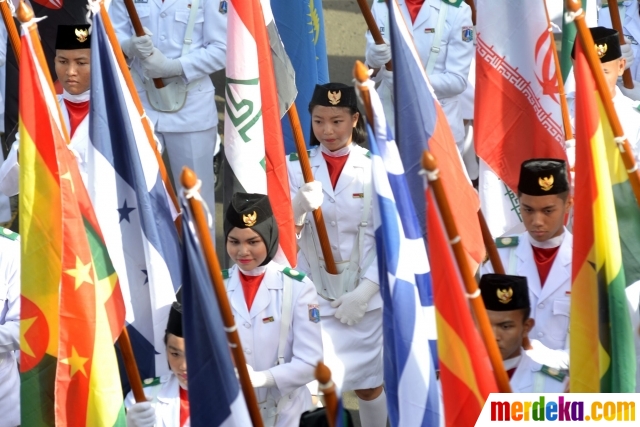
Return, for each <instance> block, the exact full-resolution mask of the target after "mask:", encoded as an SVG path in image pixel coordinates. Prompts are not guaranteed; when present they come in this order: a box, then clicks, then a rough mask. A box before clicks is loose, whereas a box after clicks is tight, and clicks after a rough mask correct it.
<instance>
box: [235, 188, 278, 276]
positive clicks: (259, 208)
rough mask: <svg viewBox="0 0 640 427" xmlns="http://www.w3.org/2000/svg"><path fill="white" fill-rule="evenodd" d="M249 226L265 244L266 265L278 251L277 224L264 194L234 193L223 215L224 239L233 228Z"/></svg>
mask: <svg viewBox="0 0 640 427" xmlns="http://www.w3.org/2000/svg"><path fill="white" fill-rule="evenodd" d="M235 227H237V228H251V229H252V230H253V231H255V232H256V233H258V234H259V235H260V237H262V240H263V241H264V244H265V245H266V246H267V259H265V260H264V262H263V263H262V264H261V265H267V264H268V263H269V261H271V260H272V259H273V257H274V256H275V255H276V252H278V224H277V223H276V219H275V217H274V216H273V211H272V210H271V203H269V197H267V196H266V195H264V194H250V193H234V195H233V196H232V197H231V203H230V204H229V207H227V212H226V213H225V217H224V236H225V239H226V237H227V236H228V235H229V232H230V231H231V230H232V229H233V228H235Z"/></svg>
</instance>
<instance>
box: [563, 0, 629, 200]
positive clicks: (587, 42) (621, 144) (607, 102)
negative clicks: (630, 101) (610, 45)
mask: <svg viewBox="0 0 640 427" xmlns="http://www.w3.org/2000/svg"><path fill="white" fill-rule="evenodd" d="M567 7H568V8H569V10H571V14H572V15H573V18H574V22H575V24H576V28H577V30H578V35H577V36H576V37H577V38H579V39H580V42H581V43H582V50H583V51H584V54H585V56H586V57H587V62H589V68H591V73H592V74H593V78H594V79H595V81H596V88H597V89H598V92H599V93H600V99H601V100H602V105H603V106H604V109H605V111H606V113H607V118H608V119H609V123H610V124H611V130H612V131H613V135H614V142H615V143H616V144H617V145H618V149H619V150H620V155H621V156H622V162H623V163H624V167H625V169H626V170H627V174H628V176H629V182H630V183H631V188H632V189H633V194H634V195H635V197H636V203H638V205H640V174H638V165H637V164H636V161H635V159H634V158H633V151H632V150H631V145H630V144H629V140H628V139H627V137H625V136H624V130H623V129H622V125H621V124H620V120H619V119H618V114H617V113H616V110H615V107H614V106H613V99H612V98H611V93H610V91H609V87H608V86H607V82H606V81H605V79H604V73H603V72H602V67H601V66H600V59H598V57H597V55H596V52H595V49H594V48H593V46H594V43H593V37H591V32H590V31H589V28H588V27H587V23H586V22H585V18H584V16H585V15H584V11H583V10H582V4H581V3H580V0H567Z"/></svg>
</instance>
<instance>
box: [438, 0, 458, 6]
mask: <svg viewBox="0 0 640 427" xmlns="http://www.w3.org/2000/svg"><path fill="white" fill-rule="evenodd" d="M442 2H443V3H446V4H448V5H449V6H453V7H460V5H461V4H462V0H442Z"/></svg>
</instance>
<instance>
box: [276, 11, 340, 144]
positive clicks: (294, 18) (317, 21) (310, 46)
mask: <svg viewBox="0 0 640 427" xmlns="http://www.w3.org/2000/svg"><path fill="white" fill-rule="evenodd" d="M271 10H272V11H273V16H274V18H275V21H276V26H277V27H278V32H279V33H280V38H281V39H282V43H283V44H284V49H285V51H286V52H287V55H289V59H290V60H291V64H292V65H293V69H294V70H295V74H296V88H297V89H298V97H297V98H296V106H297V108H298V115H299V116H300V126H301V127H302V132H303V133H304V140H305V141H307V142H308V141H309V136H310V132H311V115H310V114H309V109H308V106H309V102H310V101H311V96H312V95H313V90H314V89H315V87H316V84H324V83H329V66H328V63H327V44H326V40H325V36H324V16H323V13H322V0H293V1H291V0H271ZM282 130H283V133H284V143H285V150H286V152H287V153H290V152H292V151H295V150H296V146H295V144H294V142H293V133H292V131H291V125H290V124H289V118H288V117H284V118H283V119H282Z"/></svg>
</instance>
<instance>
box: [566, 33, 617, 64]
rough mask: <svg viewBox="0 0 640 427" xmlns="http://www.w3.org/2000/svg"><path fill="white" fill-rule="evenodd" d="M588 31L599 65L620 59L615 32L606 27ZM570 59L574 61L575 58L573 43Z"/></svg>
mask: <svg viewBox="0 0 640 427" xmlns="http://www.w3.org/2000/svg"><path fill="white" fill-rule="evenodd" d="M589 31H591V37H593V44H594V46H593V48H594V49H595V50H596V54H597V55H598V58H600V62H601V63H603V64H604V63H605V62H609V61H613V60H615V59H619V58H620V57H622V50H621V49H620V39H619V38H618V32H617V31H616V30H613V29H611V28H606V27H592V28H589ZM576 43H578V40H576ZM571 57H572V58H574V59H575V57H576V46H575V43H574V45H573V50H572V51H571Z"/></svg>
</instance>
